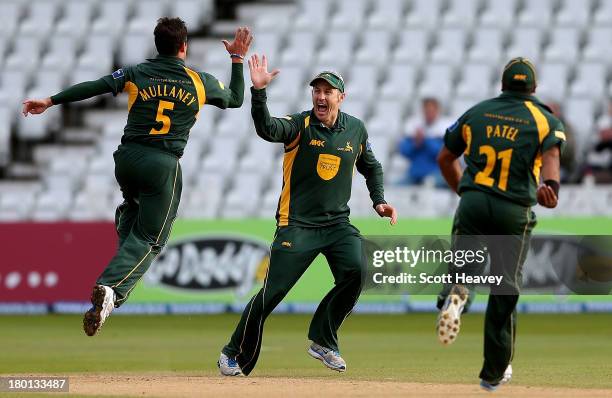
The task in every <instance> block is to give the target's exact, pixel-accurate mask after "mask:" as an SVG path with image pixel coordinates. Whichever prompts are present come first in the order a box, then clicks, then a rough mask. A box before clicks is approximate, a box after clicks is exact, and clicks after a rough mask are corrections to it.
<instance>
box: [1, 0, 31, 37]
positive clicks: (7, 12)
mask: <svg viewBox="0 0 612 398" xmlns="http://www.w3.org/2000/svg"><path fill="white" fill-rule="evenodd" d="M24 5H25V2H23V1H20V0H13V1H3V2H1V3H0V15H2V23H1V24H0V37H6V38H11V37H12V36H13V35H14V33H15V31H16V30H17V27H18V25H19V21H20V20H21V16H22V15H23V11H24Z"/></svg>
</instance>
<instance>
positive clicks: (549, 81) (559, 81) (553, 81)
mask: <svg viewBox="0 0 612 398" xmlns="http://www.w3.org/2000/svg"><path fill="white" fill-rule="evenodd" d="M568 69H569V67H568V65H566V64H565V63H542V64H541V65H540V66H538V67H537V68H536V71H537V73H538V87H537V95H538V96H540V97H542V98H549V99H554V100H556V101H560V100H562V99H563V98H565V94H566V90H567V80H568Z"/></svg>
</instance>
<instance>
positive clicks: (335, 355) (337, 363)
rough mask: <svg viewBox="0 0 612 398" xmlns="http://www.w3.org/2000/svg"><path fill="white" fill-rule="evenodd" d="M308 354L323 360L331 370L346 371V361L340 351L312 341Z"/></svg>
mask: <svg viewBox="0 0 612 398" xmlns="http://www.w3.org/2000/svg"><path fill="white" fill-rule="evenodd" d="M308 354H310V356H311V357H313V358H314V359H318V360H319V361H321V362H323V365H325V366H327V367H328V368H330V369H331V370H335V371H337V372H346V362H344V359H342V357H341V356H340V353H339V352H338V351H334V350H332V349H329V348H326V347H323V346H321V345H319V344H317V343H312V344H311V345H310V347H309V348H308Z"/></svg>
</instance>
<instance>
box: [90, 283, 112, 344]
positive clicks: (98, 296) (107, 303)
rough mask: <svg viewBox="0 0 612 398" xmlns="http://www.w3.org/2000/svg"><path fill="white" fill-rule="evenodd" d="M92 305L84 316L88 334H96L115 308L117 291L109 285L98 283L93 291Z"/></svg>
mask: <svg viewBox="0 0 612 398" xmlns="http://www.w3.org/2000/svg"><path fill="white" fill-rule="evenodd" d="M91 304H93V305H92V307H91V308H90V309H89V310H88V311H87V312H86V313H85V316H84V317H83V330H85V334H86V335H88V336H93V335H95V334H96V333H97V332H98V331H99V330H100V328H101V327H102V325H104V322H105V321H106V318H108V317H109V316H110V314H111V312H113V309H114V308H115V291H114V290H113V289H111V288H110V287H108V286H104V285H96V286H94V288H93V291H92V292H91Z"/></svg>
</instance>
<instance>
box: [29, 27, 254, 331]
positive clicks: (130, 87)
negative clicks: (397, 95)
mask: <svg viewBox="0 0 612 398" xmlns="http://www.w3.org/2000/svg"><path fill="white" fill-rule="evenodd" d="M154 36H155V46H156V47H157V51H158V53H159V55H158V56H157V57H156V58H154V59H149V60H147V61H146V62H144V63H141V64H138V65H135V66H128V67H124V68H121V69H119V70H117V71H116V72H114V73H113V74H111V75H108V76H104V77H102V78H101V79H99V80H96V81H89V82H84V83H79V84H77V85H75V86H72V87H70V88H68V89H66V90H65V91H62V92H60V93H58V94H56V95H54V96H52V97H50V98H46V99H39V100H27V101H25V102H24V103H23V114H24V116H27V114H28V113H31V114H40V113H42V112H44V111H45V110H46V109H47V108H49V107H50V106H53V105H58V104H63V103H67V102H72V101H79V100H83V99H86V98H90V97H93V96H95V95H100V94H104V93H112V94H113V95H117V94H118V93H121V92H127V94H128V117H127V124H126V126H125V129H124V134H123V137H122V138H121V145H119V149H118V150H117V151H116V152H115V153H114V155H113V156H114V159H115V176H116V178H117V182H118V183H119V186H120V187H121V191H122V193H123V197H124V199H125V201H124V202H123V203H122V204H121V205H119V207H118V208H117V211H116V215H115V223H116V227H117V233H118V235H119V245H118V250H117V253H116V254H115V256H114V257H113V258H112V259H111V261H110V263H109V264H108V266H107V267H106V269H105V270H104V271H103V272H102V274H101V275H100V277H99V278H98V280H97V281H96V285H95V286H94V288H93V292H92V295H91V302H92V304H93V306H92V308H91V309H90V310H89V311H87V312H86V313H85V317H84V319H83V328H84V330H85V333H86V334H87V335H88V336H93V335H94V334H96V332H97V331H98V330H99V329H100V327H101V326H102V324H103V323H104V322H105V320H106V319H107V317H108V316H109V315H110V314H111V312H112V310H113V308H115V307H119V306H120V305H122V304H123V303H124V302H125V300H127V298H128V296H129V294H130V292H131V291H132V289H133V288H134V286H135V285H136V282H138V280H139V279H140V278H141V277H142V275H143V274H144V273H145V272H146V271H147V269H148V268H149V266H150V265H151V262H152V261H153V259H154V258H155V257H156V256H157V255H158V254H159V253H160V251H161V250H162V248H163V247H164V245H165V244H166V242H167V240H168V237H169V235H170V230H171V228H172V224H173V222H174V219H175V218H176V214H177V210H178V205H179V200H180V197H181V188H182V179H181V166H180V164H179V159H180V157H181V156H182V154H183V149H184V148H185V145H186V144H187V139H188V137H189V130H190V129H191V127H192V126H193V125H194V123H195V121H196V118H197V117H198V114H199V112H200V110H201V109H202V106H204V105H205V104H210V105H214V106H216V107H219V108H223V109H224V108H238V107H240V106H241V105H242V101H243V99H244V77H243V71H242V69H243V66H242V61H243V59H244V57H245V55H246V53H247V51H248V49H249V45H250V44H251V41H252V36H251V34H250V31H249V29H248V28H239V29H238V30H237V31H236V35H235V38H234V40H233V41H232V42H231V43H230V42H228V41H226V40H224V41H223V44H224V45H225V47H226V49H227V51H228V52H229V54H230V57H231V62H232V77H231V81H230V84H229V88H226V87H225V86H224V85H223V83H221V82H220V81H218V80H217V79H216V78H215V77H214V76H212V75H210V74H208V73H205V72H197V71H195V70H193V69H190V68H188V67H187V66H185V58H186V56H187V28H186V26H185V23H184V22H183V21H182V20H181V19H179V18H161V19H159V21H158V23H157V26H156V27H155V31H154Z"/></svg>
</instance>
